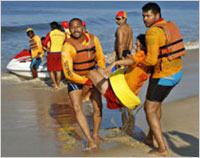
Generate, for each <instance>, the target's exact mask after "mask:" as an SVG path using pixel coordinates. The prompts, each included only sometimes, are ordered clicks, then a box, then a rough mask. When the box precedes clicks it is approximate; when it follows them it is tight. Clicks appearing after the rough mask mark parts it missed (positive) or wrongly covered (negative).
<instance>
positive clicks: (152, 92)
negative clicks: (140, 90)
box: [146, 70, 183, 102]
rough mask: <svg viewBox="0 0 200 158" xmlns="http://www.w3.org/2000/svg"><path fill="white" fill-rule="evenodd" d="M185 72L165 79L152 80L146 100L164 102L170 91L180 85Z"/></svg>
mask: <svg viewBox="0 0 200 158" xmlns="http://www.w3.org/2000/svg"><path fill="white" fill-rule="evenodd" d="M182 74H183V71H182V70H181V71H179V72H177V73H175V74H174V75H171V76H169V77H164V78H150V80H149V86H148V89H147V95H146V99H148V100H150V101H154V102H162V101H163V100H164V99H165V98H166V97H167V96H168V94H169V93H170V91H171V90H172V89H173V88H174V87H175V86H176V85H177V84H178V83H179V81H180V80H181V78H182Z"/></svg>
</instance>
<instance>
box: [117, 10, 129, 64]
mask: <svg viewBox="0 0 200 158" xmlns="http://www.w3.org/2000/svg"><path fill="white" fill-rule="evenodd" d="M126 21H127V16H126V12H124V11H119V12H118V13H117V14H116V23H117V24H118V25H119V27H118V28H117V30H116V33H115V37H116V39H115V46H114V49H115V52H116V60H120V59H122V57H124V58H125V57H126V54H131V51H132V48H133V31H132V29H131V27H130V26H129V24H127V23H126Z"/></svg>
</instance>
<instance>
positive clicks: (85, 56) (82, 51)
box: [67, 34, 96, 76]
mask: <svg viewBox="0 0 200 158" xmlns="http://www.w3.org/2000/svg"><path fill="white" fill-rule="evenodd" d="M85 38H86V41H87V40H88V42H87V45H82V44H80V43H78V42H77V41H76V40H75V39H73V38H70V39H69V40H68V41H67V42H68V43H70V44H71V45H72V46H74V48H75V49H76V55H75V57H74V59H73V70H74V72H75V73H77V74H79V75H81V76H83V75H87V74H88V72H89V71H90V70H92V69H95V64H96V49H95V45H94V35H92V34H89V39H88V37H87V36H86V35H85Z"/></svg>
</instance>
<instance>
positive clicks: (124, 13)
mask: <svg viewBox="0 0 200 158" xmlns="http://www.w3.org/2000/svg"><path fill="white" fill-rule="evenodd" d="M116 16H121V17H124V18H127V16H126V12H125V11H119V12H118V13H117V14H116Z"/></svg>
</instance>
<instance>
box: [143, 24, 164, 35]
mask: <svg viewBox="0 0 200 158" xmlns="http://www.w3.org/2000/svg"><path fill="white" fill-rule="evenodd" d="M160 32H163V29H162V28H160V27H156V26H153V27H150V28H148V29H147V31H146V35H157V34H159V33H160Z"/></svg>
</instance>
